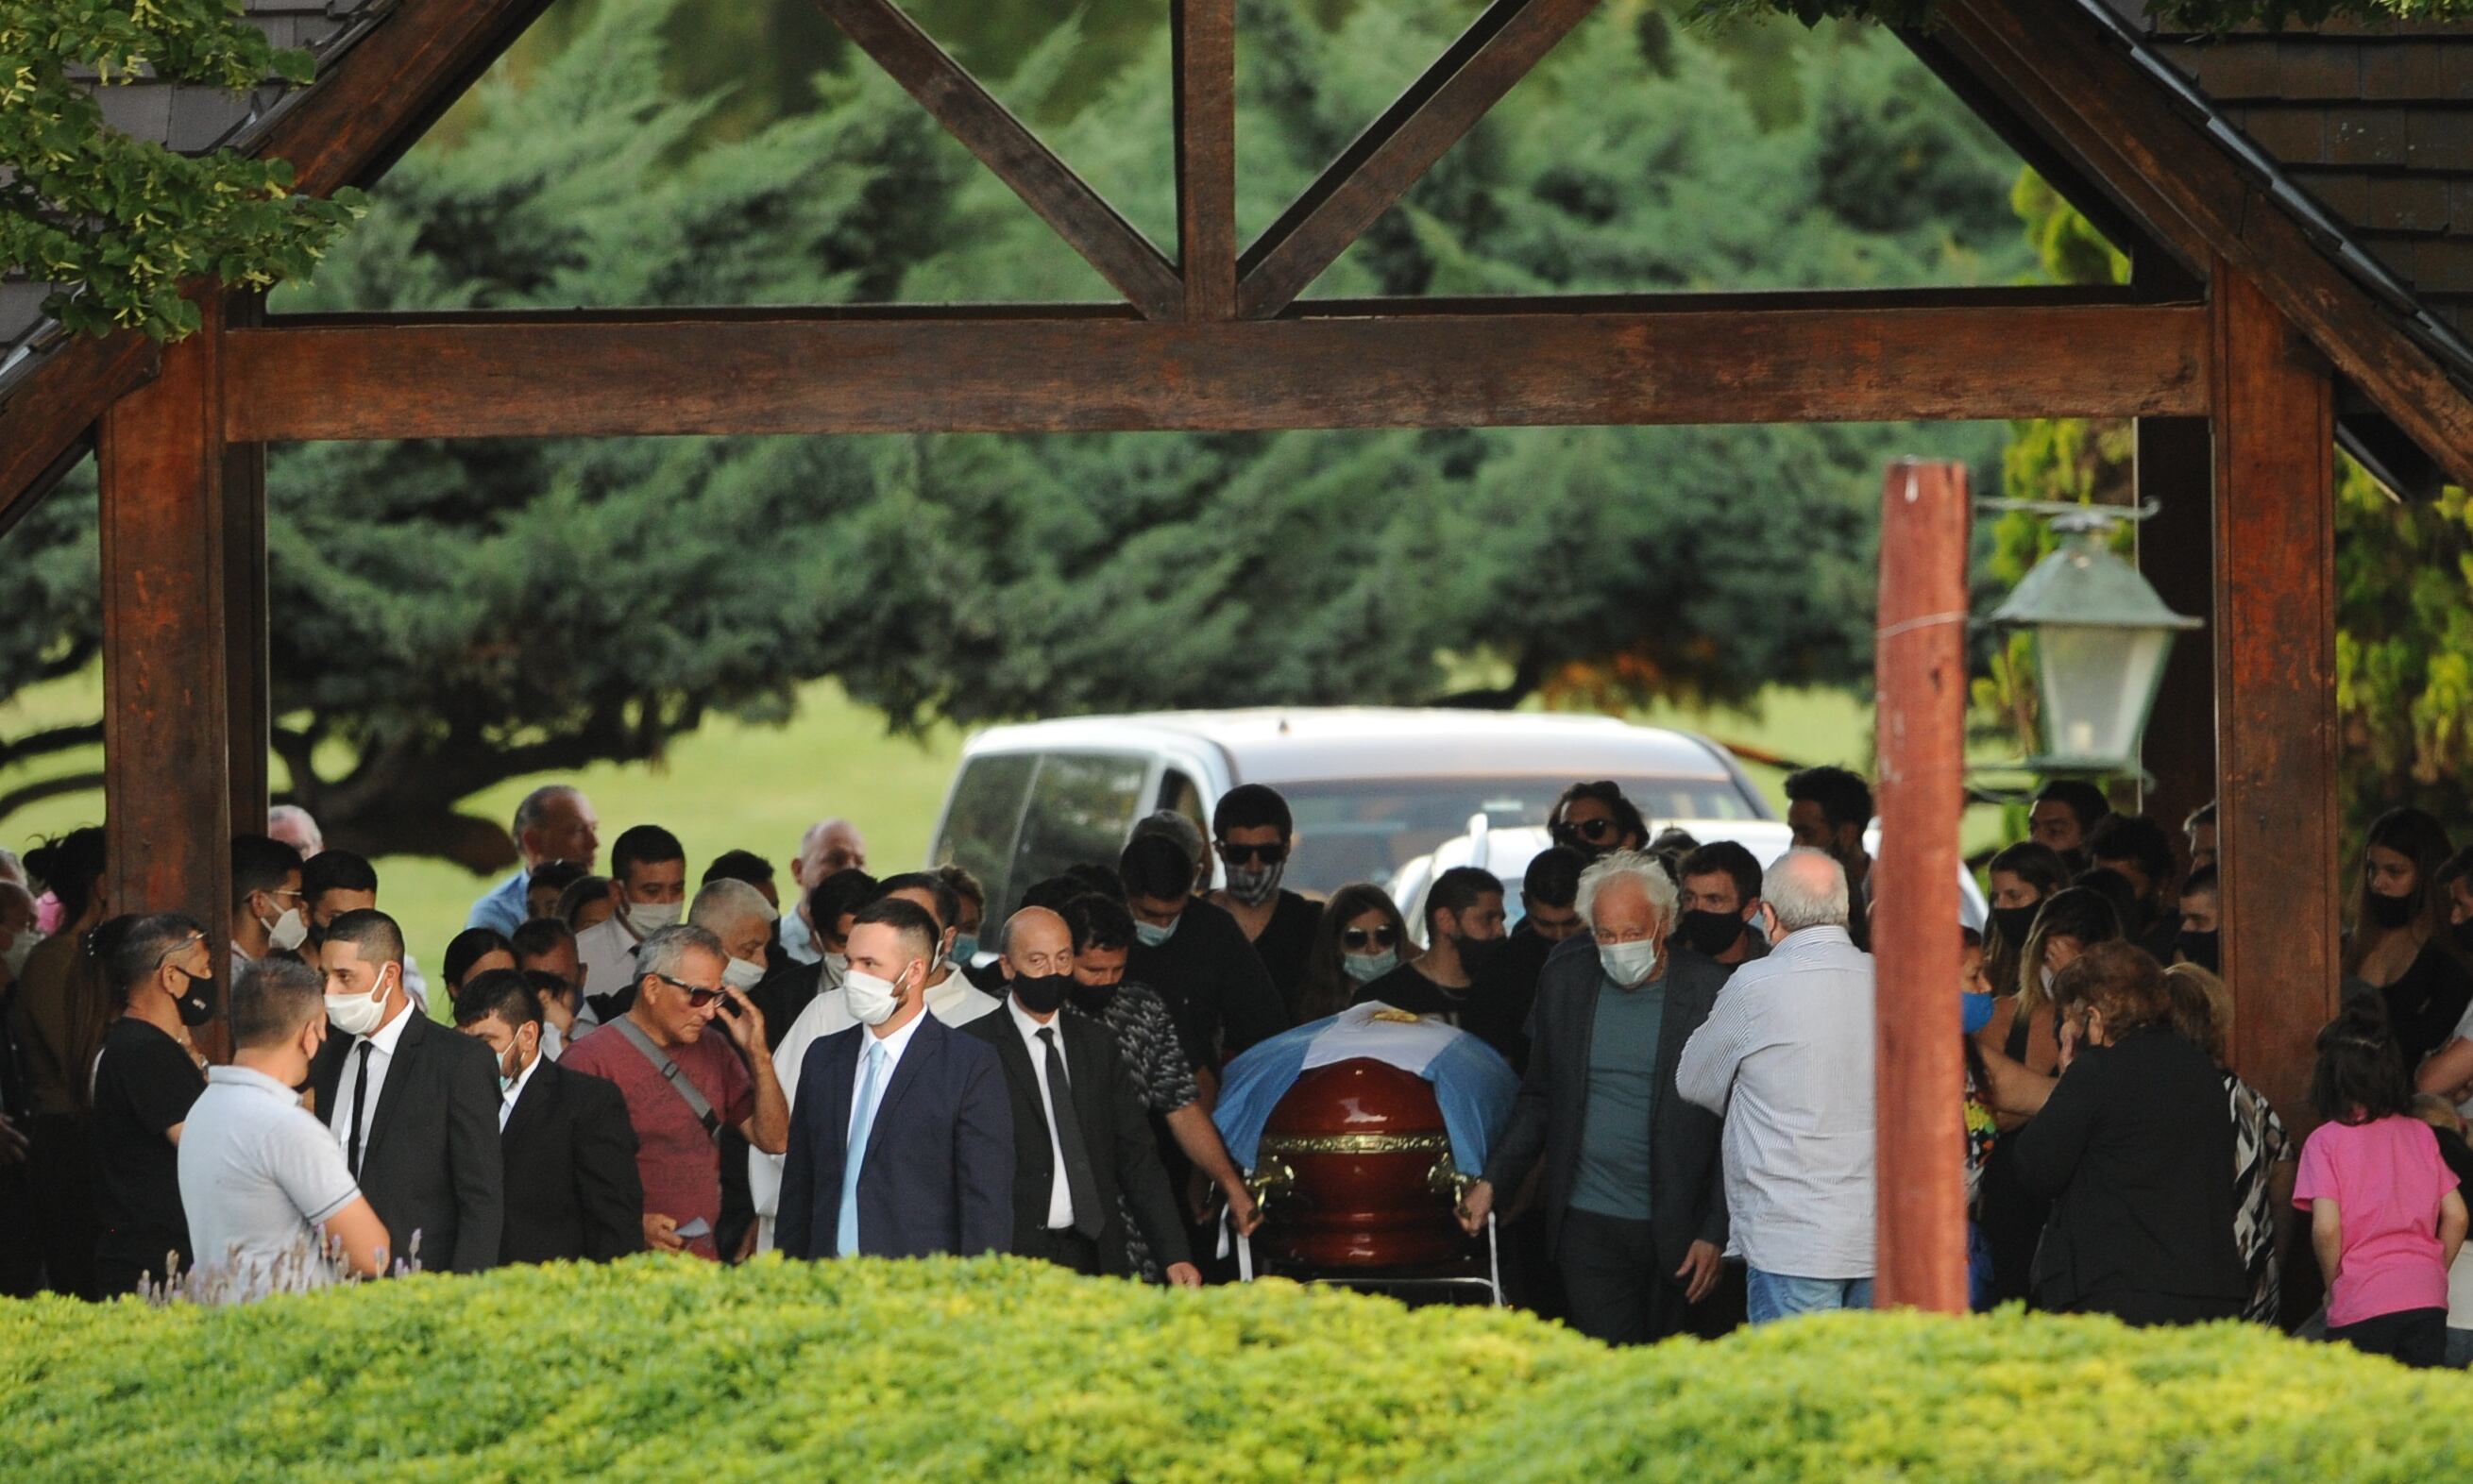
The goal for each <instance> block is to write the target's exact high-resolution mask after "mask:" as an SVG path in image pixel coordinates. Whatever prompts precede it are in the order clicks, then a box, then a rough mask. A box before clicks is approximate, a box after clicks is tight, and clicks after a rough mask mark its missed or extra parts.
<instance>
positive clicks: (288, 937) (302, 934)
mask: <svg viewBox="0 0 2473 1484" xmlns="http://www.w3.org/2000/svg"><path fill="white" fill-rule="evenodd" d="M258 922H259V924H260V925H262V926H264V927H265V928H266V941H267V942H268V943H270V944H273V945H275V951H276V952H277V953H289V952H291V951H292V950H293V949H295V948H297V947H299V946H300V945H302V944H304V943H306V942H308V941H309V920H308V919H307V918H305V917H302V916H301V915H300V908H298V907H286V908H284V909H283V916H281V917H279V918H276V920H275V921H274V922H267V921H266V920H265V919H264V918H260V919H258Z"/></svg>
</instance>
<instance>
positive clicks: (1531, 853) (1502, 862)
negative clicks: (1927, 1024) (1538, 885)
mask: <svg viewBox="0 0 2473 1484" xmlns="http://www.w3.org/2000/svg"><path fill="white" fill-rule="evenodd" d="M1649 826H1650V828H1652V829H1664V828H1666V827H1667V826H1674V827H1675V828H1678V829H1682V830H1684V831H1686V832H1688V833H1689V834H1690V835H1691V836H1692V838H1693V839H1694V840H1697V841H1699V842H1700V843H1701V844H1702V845H1715V844H1716V843H1717V842H1718V841H1720V840H1732V841H1734V842H1735V843H1736V844H1737V845H1740V846H1741V847H1742V848H1743V849H1745V850H1749V851H1751V852H1752V859H1754V860H1756V861H1759V862H1760V863H1761V864H1762V865H1763V866H1766V865H1767V864H1768V863H1769V862H1770V861H1773V860H1775V859H1777V858H1778V857H1779V856H1780V855H1783V854H1785V853H1786V851H1787V848H1788V847H1789V846H1791V845H1792V844H1794V837H1793V835H1792V834H1791V833H1790V832H1789V830H1788V829H1787V827H1786V826H1785V825H1784V824H1783V823H1781V822H1779V821H1776V820H1724V819H1720V820H1690V819H1658V820H1651V821H1650V822H1649ZM1553 843H1554V842H1553V841H1552V840H1551V839H1549V838H1548V836H1547V833H1546V831H1545V830H1544V829H1542V828H1517V829H1497V828H1495V827H1494V826H1493V825H1492V823H1491V822H1490V821H1488V820H1487V819H1485V818H1484V817H1483V816H1477V817H1473V818H1471V819H1470V820H1469V827H1468V832H1467V833H1466V834H1463V835H1461V836H1460V837H1459V838H1457V839H1455V840H1448V841H1445V842H1444V843H1443V844H1442V845H1441V846H1439V847H1437V848H1436V849H1435V850H1434V852H1433V853H1432V854H1430V855H1421V856H1419V857H1417V858H1416V859H1415V860H1412V861H1410V862H1409V863H1408V864H1407V865H1405V866H1404V867H1402V868H1401V871H1400V874H1398V875H1397V876H1394V877H1393V878H1392V881H1391V899H1392V900H1393V901H1395V902H1398V903H1399V904H1400V911H1401V914H1402V915H1403V916H1405V918H1407V920H1408V935H1409V936H1410V937H1411V938H1414V939H1416V940H1417V942H1419V943H1421V944H1422V943H1424V942H1425V941H1426V931H1425V924H1426V912H1425V906H1426V893H1427V892H1428V891H1429V889H1431V888H1432V886H1433V884H1434V878H1435V877H1436V876H1438V875H1441V874H1443V873H1444V872H1446V871H1449V870H1451V869H1453V867H1455V866H1475V867H1477V868H1478V869H1479V870H1482V871H1491V872H1493V873H1494V874H1496V875H1497V876H1500V877H1501V879H1502V910H1503V912H1504V913H1505V914H1506V916H1507V919H1508V921H1510V922H1519V921H1520V883H1521V882H1522V881H1523V880H1524V879H1525V878H1526V876H1527V874H1528V863H1529V862H1530V861H1532V860H1535V859H1536V858H1537V857H1538V856H1540V855H1542V854H1544V853H1545V852H1546V850H1547V848H1548V847H1549V846H1551V845H1552V844H1553ZM1863 849H1865V850H1870V851H1872V852H1874V853H1876V854H1877V853H1878V852H1879V851H1880V849H1881V826H1879V825H1878V824H1877V823H1876V824H1874V825H1873V826H1872V827H1871V828H1870V829H1867V830H1865V831H1864V832H1863ZM1957 878H1958V888H1957V890H1958V898H1957V913H1958V919H1959V921H1961V922H1964V923H1965V924H1966V925H1967V926H1969V927H1972V928H1974V929H1976V930H1977V931H1978V932H1981V931H1982V929H1983V920H1984V901H1983V893H1982V891H1981V889H1980V888H1978V887H1977V886H1976V884H1975V876H1974V874H1973V873H1971V872H1969V871H1968V870H1967V869H1966V868H1965V867H1964V866H1963V865H1961V866H1960V867H1959V868H1958V872H1957Z"/></svg>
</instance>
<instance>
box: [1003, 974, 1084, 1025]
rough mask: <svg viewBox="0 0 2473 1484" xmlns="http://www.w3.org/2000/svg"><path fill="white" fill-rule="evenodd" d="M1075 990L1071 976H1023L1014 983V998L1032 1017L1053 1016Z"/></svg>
mask: <svg viewBox="0 0 2473 1484" xmlns="http://www.w3.org/2000/svg"><path fill="white" fill-rule="evenodd" d="M1073 989H1074V982H1073V976H1072V975H1071V974H1041V975H1039V976H1037V977H1036V978H1034V977H1032V976H1031V975H1029V974H1023V975H1022V976H1020V978H1018V979H1016V980H1014V982H1013V997H1014V998H1016V999H1018V1000H1020V1001H1021V1008H1022V1009H1024V1010H1027V1011H1029V1012H1030V1013H1031V1014H1032V1015H1035V1016H1052V1015H1054V1014H1056V1011H1057V1007H1058V1006H1060V1005H1063V1004H1064V1003H1065V996H1066V995H1068V994H1069V993H1072V992H1073Z"/></svg>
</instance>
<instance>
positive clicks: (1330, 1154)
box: [1254, 1057, 1468, 1269]
mask: <svg viewBox="0 0 2473 1484" xmlns="http://www.w3.org/2000/svg"><path fill="white" fill-rule="evenodd" d="M1254 1181H1255V1185H1256V1188H1257V1189H1258V1190H1259V1191H1261V1193H1262V1195H1263V1198H1264V1200H1263V1207H1262V1226H1261V1230H1260V1231H1259V1232H1257V1233H1255V1236H1254V1242H1255V1245H1256V1246H1258V1247H1260V1248H1261V1250H1262V1252H1263V1255H1264V1256H1265V1257H1267V1258H1269V1259H1270V1260H1271V1261H1272V1262H1273V1263H1275V1264H1277V1265H1279V1266H1283V1267H1288V1268H1307V1269H1378V1268H1380V1269H1390V1268H1417V1267H1426V1266H1431V1265H1434V1264H1439V1263H1448V1262H1452V1261H1454V1260H1456V1259H1458V1258H1460V1257H1464V1256H1465V1255H1466V1254H1467V1252H1468V1238H1467V1236H1466V1234H1465V1233H1462V1231H1461V1230H1460V1226H1459V1222H1458V1220H1457V1219H1456V1218H1455V1217H1454V1215H1453V1208H1454V1206H1455V1205H1456V1204H1457V1202H1458V1186H1459V1184H1460V1179H1459V1171H1458V1170H1457V1169H1456V1168H1455V1167H1454V1166H1453V1163H1452V1140H1451V1135H1450V1133H1449V1132H1448V1131H1447V1130H1446V1129H1445V1128H1444V1125H1443V1111H1442V1108H1441V1106H1440V1105H1439V1104H1437V1103H1436V1102H1435V1101H1434V1089H1433V1088H1432V1087H1431V1086H1430V1085H1429V1084H1428V1083H1427V1081H1426V1079H1424V1078H1423V1077H1420V1076H1418V1075H1417V1074H1416V1073H1415V1072H1411V1071H1404V1070H1402V1069H1401V1068H1399V1067H1397V1066H1393V1065H1389V1064H1388V1063H1384V1062H1378V1061H1374V1060H1372V1059H1370V1058H1364V1057H1359V1058H1356V1059H1354V1060H1351V1061H1346V1062H1334V1063H1333V1064H1332V1065H1329V1066H1318V1067H1315V1068H1314V1069H1313V1070H1311V1071H1309V1072H1307V1073H1305V1074H1304V1075H1302V1076H1300V1077H1299V1078H1298V1079H1297V1080H1296V1082H1295V1084H1294V1085H1292V1086H1291V1087H1290V1088H1289V1089H1288V1090H1287V1092H1286V1094H1285V1096H1283V1097H1282V1098H1281V1099H1280V1102H1279V1106H1278V1107H1276V1108H1274V1109H1273V1110H1272V1111H1271V1116H1270V1121H1269V1122H1267V1123H1266V1124H1264V1125H1263V1128H1262V1138H1261V1145H1260V1147H1259V1149H1258V1151H1257V1153H1256V1156H1255V1161H1254Z"/></svg>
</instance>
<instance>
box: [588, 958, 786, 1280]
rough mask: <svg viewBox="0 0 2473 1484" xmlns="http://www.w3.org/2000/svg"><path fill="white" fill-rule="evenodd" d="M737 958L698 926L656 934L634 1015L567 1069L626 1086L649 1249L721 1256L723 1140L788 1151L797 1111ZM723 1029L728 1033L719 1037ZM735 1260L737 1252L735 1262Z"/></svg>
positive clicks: (642, 967) (639, 976)
mask: <svg viewBox="0 0 2473 1484" xmlns="http://www.w3.org/2000/svg"><path fill="white" fill-rule="evenodd" d="M729 966H730V950H729V949H728V948H727V947H725V946H724V945H723V944H722V941H721V940H720V939H719V938H717V937H715V936H713V934H712V932H711V931H710V930H709V929H708V928H704V927H699V926H697V925H696V924H694V923H692V922H679V923H673V924H672V925H670V926H668V927H663V928H659V929H656V930H655V931H653V932H651V933H649V934H647V935H646V936H645V938H644V941H643V943H642V945H640V946H639V947H638V948H637V949H636V999H635V1003H634V1004H632V1005H630V1006H628V1007H627V1013H626V1014H625V1015H622V1016H620V1017H617V1018H616V1019H614V1020H612V1021H610V1022H609V1023H608V1024H606V1025H604V1026H602V1027H601V1028H600V1029H599V1030H596V1031H594V1032H592V1034H590V1035H588V1036H587V1037H585V1038H584V1039H583V1040H581V1041H577V1042H576V1043H575V1044H574V1045H573V1046H572V1047H570V1048H568V1050H567V1053H566V1055H565V1056H564V1058H563V1059H562V1060H561V1061H560V1063H559V1065H561V1066H563V1067H564V1068H566V1069H567V1070H569V1071H579V1072H589V1073H591V1074H592V1075H593V1076H596V1077H607V1078H609V1079H610V1080H611V1081H612V1082H614V1083H616V1084H618V1090H619V1092H620V1093H621V1094H622V1095H623V1096H625V1098H626V1099H627V1121H628V1122H629V1123H631V1124H633V1125H635V1128H636V1174H637V1175H638V1176H639V1177H640V1178H641V1179H642V1181H643V1184H644V1245H646V1246H647V1247H650V1248H652V1249H653V1250H655V1251H656V1252H682V1251H684V1252H691V1253H694V1254H695V1255H696V1256H697V1257H714V1258H718V1257H721V1256H722V1254H721V1250H720V1248H719V1247H718V1245H717V1244H716V1239H715V1236H714V1229H715V1227H716V1226H718V1224H719V1223H720V1221H721V1160H722V1143H723V1140H722V1137H721V1136H722V1133H723V1131H724V1130H726V1129H734V1130H736V1131H737V1133H738V1136H739V1137H741V1138H744V1139H746V1140H747V1142H748V1143H749V1144H750V1145H752V1146H754V1147H755V1148H757V1149H761V1150H763V1151H764V1152H765V1153H766V1154H780V1152H781V1151H782V1150H783V1149H784V1148H786V1147H788V1144H789V1136H790V1110H789V1105H788V1103H787V1101H786V1100H785V1099H784V1098H783V1097H782V1095H781V1083H780V1079H779V1078H778V1077H776V1076H775V1075H774V1071H773V1059H772V1057H771V1056H769V1055H767V1054H766V1052H765V1045H764V1013H763V1012H762V1011H760V1010H758V1009H756V1005H755V1004H754V1002H753V1001H751V1000H749V999H748V997H747V994H746V993H745V992H744V991H742V990H739V989H737V988H736V987H734V986H732V985H731V984H729V983H727V982H726V980H725V977H724V976H725V975H726V973H727V972H728V969H729ZM716 1021H718V1022H719V1024H720V1026H721V1034H719V1035H710V1034H708V1031H709V1029H710V1028H711V1027H712V1025H713V1024H714V1023H715V1022H716ZM733 1256H735V1254H733Z"/></svg>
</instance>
